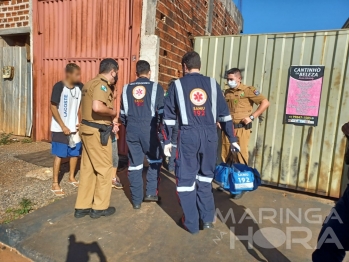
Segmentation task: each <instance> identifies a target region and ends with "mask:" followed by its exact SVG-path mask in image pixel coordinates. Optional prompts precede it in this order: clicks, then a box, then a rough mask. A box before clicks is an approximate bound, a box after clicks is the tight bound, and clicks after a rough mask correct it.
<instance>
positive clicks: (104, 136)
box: [81, 120, 113, 146]
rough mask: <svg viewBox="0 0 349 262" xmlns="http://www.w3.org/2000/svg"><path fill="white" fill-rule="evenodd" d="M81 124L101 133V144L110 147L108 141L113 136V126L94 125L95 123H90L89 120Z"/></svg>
mask: <svg viewBox="0 0 349 262" xmlns="http://www.w3.org/2000/svg"><path fill="white" fill-rule="evenodd" d="M81 123H82V124H84V125H86V126H90V127H93V128H97V129H98V131H99V133H100V136H101V144H102V146H106V145H108V140H109V137H110V136H111V133H112V130H113V126H112V125H103V124H97V123H94V122H89V121H87V120H82V121H81Z"/></svg>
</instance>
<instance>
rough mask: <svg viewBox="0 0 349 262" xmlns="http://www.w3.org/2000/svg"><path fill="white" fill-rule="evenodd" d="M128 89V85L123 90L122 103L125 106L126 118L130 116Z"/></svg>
mask: <svg viewBox="0 0 349 262" xmlns="http://www.w3.org/2000/svg"><path fill="white" fill-rule="evenodd" d="M127 87H128V85H124V88H123V89H122V103H123V104H124V114H125V116H127V114H128V100H127Z"/></svg>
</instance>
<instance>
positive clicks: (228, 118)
mask: <svg viewBox="0 0 349 262" xmlns="http://www.w3.org/2000/svg"><path fill="white" fill-rule="evenodd" d="M230 120H233V119H232V118H231V115H229V116H222V117H219V118H218V122H228V121H230Z"/></svg>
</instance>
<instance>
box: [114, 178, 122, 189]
mask: <svg viewBox="0 0 349 262" xmlns="http://www.w3.org/2000/svg"><path fill="white" fill-rule="evenodd" d="M111 187H112V188H116V189H122V188H123V185H122V184H121V183H120V181H118V180H117V179H116V178H113V180H112V181H111Z"/></svg>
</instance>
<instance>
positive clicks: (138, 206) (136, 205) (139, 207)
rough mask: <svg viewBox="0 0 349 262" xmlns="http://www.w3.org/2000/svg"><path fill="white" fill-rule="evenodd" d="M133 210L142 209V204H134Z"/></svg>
mask: <svg viewBox="0 0 349 262" xmlns="http://www.w3.org/2000/svg"><path fill="white" fill-rule="evenodd" d="M133 209H141V204H133Z"/></svg>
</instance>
